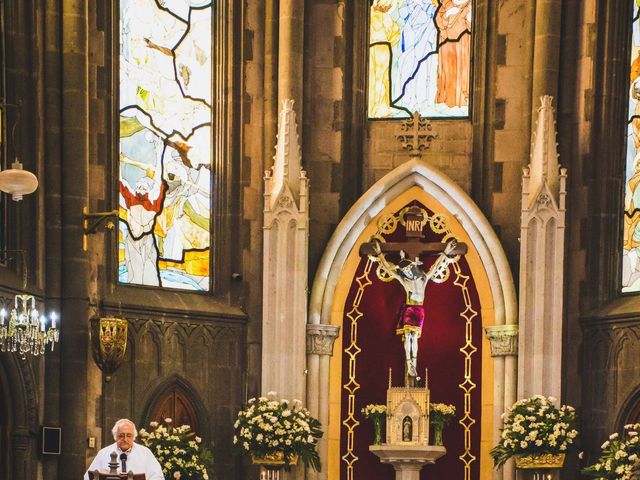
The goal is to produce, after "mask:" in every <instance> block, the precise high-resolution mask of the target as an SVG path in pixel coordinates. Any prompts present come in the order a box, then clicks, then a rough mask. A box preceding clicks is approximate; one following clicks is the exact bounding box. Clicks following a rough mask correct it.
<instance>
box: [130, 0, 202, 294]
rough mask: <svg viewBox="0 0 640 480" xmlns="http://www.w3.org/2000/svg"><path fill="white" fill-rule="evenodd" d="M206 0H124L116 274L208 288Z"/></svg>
mask: <svg viewBox="0 0 640 480" xmlns="http://www.w3.org/2000/svg"><path fill="white" fill-rule="evenodd" d="M212 7H213V6H212V2H211V0H164V1H157V0H120V117H119V120H120V160H119V170H120V175H119V184H118V191H119V212H120V222H119V242H118V257H119V258H118V259H119V271H118V278H119V281H120V282H121V283H126V284H136V285H149V286H161V287H169V288H178V289H184V290H201V291H207V290H209V285H210V271H209V270H210V262H209V256H210V246H211V245H210V225H211V185H212V145H211V119H212V109H211V102H212V100H211V99H212V73H211V34H212Z"/></svg>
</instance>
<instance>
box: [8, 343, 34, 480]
mask: <svg viewBox="0 0 640 480" xmlns="http://www.w3.org/2000/svg"><path fill="white" fill-rule="evenodd" d="M0 390H1V394H2V396H1V397H0V398H2V399H3V404H4V405H0V415H2V413H1V412H2V410H3V409H4V411H5V414H6V415H7V421H6V423H5V426H4V430H5V431H4V432H2V423H1V422H0V434H1V433H4V434H5V442H6V443H5V445H6V447H3V451H4V452H6V454H7V455H8V458H7V461H6V466H5V467H4V468H5V469H7V470H8V471H9V472H10V476H7V477H0V478H11V479H12V480H27V479H31V478H35V475H36V470H37V454H36V452H37V433H38V395H37V390H36V382H35V376H34V373H33V369H32V366H31V364H30V363H29V360H21V359H20V358H18V356H17V355H15V354H7V353H3V354H0ZM5 399H6V401H5ZM0 454H3V453H0ZM3 464H4V462H3ZM2 468H3V467H2V464H0V474H3V473H4V472H3V470H2Z"/></svg>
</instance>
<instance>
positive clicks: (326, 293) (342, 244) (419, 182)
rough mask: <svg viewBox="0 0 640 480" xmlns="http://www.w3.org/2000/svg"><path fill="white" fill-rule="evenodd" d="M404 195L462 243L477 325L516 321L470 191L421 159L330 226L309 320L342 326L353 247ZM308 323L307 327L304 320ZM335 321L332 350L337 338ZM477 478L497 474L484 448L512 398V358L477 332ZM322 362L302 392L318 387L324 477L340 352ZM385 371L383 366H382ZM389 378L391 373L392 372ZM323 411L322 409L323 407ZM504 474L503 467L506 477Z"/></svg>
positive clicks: (333, 469)
mask: <svg viewBox="0 0 640 480" xmlns="http://www.w3.org/2000/svg"><path fill="white" fill-rule="evenodd" d="M412 201H417V202H419V203H421V204H422V205H424V206H425V207H426V208H427V209H428V210H431V211H433V212H437V213H445V214H447V215H448V217H449V223H450V225H449V227H450V229H451V231H452V233H453V235H454V236H455V237H456V238H458V239H459V240H461V241H463V242H465V243H467V244H468V245H469V252H468V253H467V255H466V257H465V258H466V260H467V262H468V265H469V270H470V272H471V275H472V277H473V281H474V282H475V286H476V289H477V293H478V299H479V305H480V315H481V318H482V327H483V328H486V327H489V326H497V325H509V324H515V323H517V305H516V295H515V286H514V283H513V278H512V275H511V271H510V269H509V266H508V262H507V259H506V257H505V254H504V250H503V248H502V246H501V244H500V242H499V240H498V238H497V237H496V235H495V233H494V231H493V229H492V228H491V226H490V224H489V222H488V220H487V219H486V218H485V216H484V215H483V214H482V212H481V211H480V209H479V208H478V207H477V205H476V204H475V203H474V202H473V201H472V200H471V198H470V197H469V196H468V195H467V194H466V193H465V192H464V191H463V190H462V189H461V188H460V187H459V186H458V185H457V184H455V183H454V182H453V181H452V180H451V179H450V178H448V177H447V176H446V175H444V174H443V173H441V172H440V171H439V170H437V169H436V168H434V167H433V166H430V165H429V164H427V163H426V162H423V161H421V160H411V161H409V162H406V163H405V164H403V165H401V166H399V167H398V168H396V169H395V170H393V171H391V172H390V173H388V174H387V175H386V176H384V177H383V178H382V179H381V180H379V181H378V182H377V183H376V184H374V185H373V186H372V187H371V188H370V189H369V190H368V191H367V192H366V193H365V194H364V195H363V196H362V197H361V198H360V199H359V200H358V201H357V202H356V203H355V204H354V206H353V207H352V208H351V210H350V211H349V212H348V213H347V215H346V216H345V217H344V218H343V220H342V221H341V223H340V224H339V225H338V227H337V228H336V231H335V232H334V234H333V236H332V238H331V240H330V242H329V244H328V246H327V248H326V250H325V252H324V254H323V257H322V259H321V261H320V264H319V267H318V270H317V272H316V276H315V279H314V283H313V288H312V292H311V300H310V306H309V323H310V324H311V325H312V326H314V325H323V324H324V325H334V326H338V327H343V319H344V318H345V313H346V312H345V302H346V300H347V296H348V294H349V291H350V289H351V286H352V283H353V282H354V279H355V273H356V269H357V268H358V265H359V262H360V257H359V254H358V249H359V246H360V245H361V244H362V243H364V242H366V241H368V240H369V238H370V237H371V236H372V235H373V234H374V233H375V232H376V230H377V220H378V218H380V217H381V216H383V215H386V214H389V213H395V212H397V211H399V210H400V209H402V208H403V207H405V206H406V205H407V204H409V203H410V202H412ZM312 328H313V327H312ZM343 335H349V332H348V331H346V332H345V329H344V328H340V335H339V337H338V341H337V345H339V346H340V347H337V348H336V350H335V351H336V352H340V349H341V346H342V345H343V340H342V336H343ZM481 351H482V359H481V362H482V372H481V389H480V390H481V406H482V408H481V418H479V419H476V421H479V422H480V425H481V436H480V458H479V459H478V460H477V461H479V462H480V478H494V479H496V478H503V477H502V475H503V473H502V471H500V472H493V471H492V465H491V459H490V457H489V450H490V449H491V448H492V446H493V445H494V444H495V442H496V441H497V439H498V437H499V434H500V431H499V429H500V426H501V425H502V423H501V417H500V415H501V414H502V412H503V411H504V408H505V405H507V406H509V405H511V404H512V403H513V402H514V401H515V396H516V379H517V362H516V357H515V356H513V355H509V356H505V355H501V356H495V357H492V356H491V348H490V345H489V340H488V339H487V337H486V336H485V335H483V336H482V348H481ZM327 361H328V368H325V367H326V366H323V365H322V364H320V365H319V367H317V368H316V367H315V365H314V363H313V362H312V361H310V362H309V376H308V391H309V392H314V391H318V392H319V395H318V398H319V401H318V400H315V401H313V400H312V399H311V398H309V399H308V402H309V404H310V405H311V404H312V403H317V409H318V412H317V413H318V415H319V417H320V420H321V421H322V422H323V425H325V426H326V429H325V431H326V435H325V438H324V439H323V443H322V445H321V448H320V453H321V457H323V458H322V461H323V463H324V465H327V474H328V478H330V479H335V480H337V479H339V478H341V477H340V469H341V466H340V464H341V459H340V457H341V438H340V435H341V421H342V419H343V415H342V412H341V409H342V402H341V400H342V398H341V395H342V383H343V382H342V380H343V378H342V372H343V369H344V368H348V366H344V365H343V364H342V355H340V354H336V355H333V356H332V357H331V358H330V360H327ZM384 375H386V372H384ZM396 377H397V374H396ZM329 411H330V412H331V414H330V415H329V413H328V412H329ZM508 476H509V474H505V477H504V478H507V477H508Z"/></svg>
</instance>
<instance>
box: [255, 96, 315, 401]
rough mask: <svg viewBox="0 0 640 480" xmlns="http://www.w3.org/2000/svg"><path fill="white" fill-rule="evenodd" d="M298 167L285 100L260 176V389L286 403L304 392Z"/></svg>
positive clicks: (302, 215)
mask: <svg viewBox="0 0 640 480" xmlns="http://www.w3.org/2000/svg"><path fill="white" fill-rule="evenodd" d="M301 165H302V157H301V155H300V144H299V141H298V133H297V130H296V115H295V112H294V111H293V100H285V101H283V102H282V111H281V113H280V117H279V125H278V141H277V145H276V154H275V156H274V165H273V168H272V169H271V170H268V171H267V172H265V178H264V230H263V246H264V249H263V259H264V260H263V284H262V285H263V288H262V295H263V309H262V320H263V323H262V391H263V393H265V394H266V393H267V392H269V391H275V392H277V393H278V395H279V396H281V397H282V398H287V399H289V400H292V399H294V398H297V399H299V400H304V399H305V392H306V380H305V370H306V368H307V367H306V353H307V352H306V344H307V331H306V327H307V278H308V268H309V267H308V260H307V259H308V250H309V199H308V180H307V176H306V173H305V171H304V170H302V166H301ZM272 172H273V173H272ZM283 365H286V366H287V368H282V366H283Z"/></svg>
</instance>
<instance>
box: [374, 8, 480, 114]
mask: <svg viewBox="0 0 640 480" xmlns="http://www.w3.org/2000/svg"><path fill="white" fill-rule="evenodd" d="M370 3H371V7H370V13H369V93H368V95H369V101H368V110H369V118H370V119H383V118H406V117H409V116H411V114H412V113H413V112H418V113H420V115H421V116H423V117H431V118H434V117H454V118H455V117H468V116H469V75H470V71H471V24H472V3H473V1H472V0H370Z"/></svg>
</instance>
